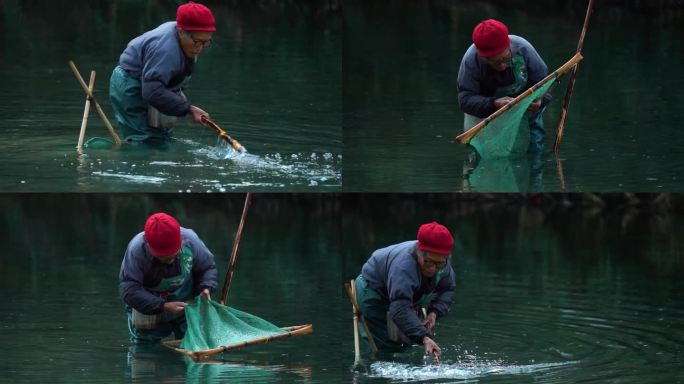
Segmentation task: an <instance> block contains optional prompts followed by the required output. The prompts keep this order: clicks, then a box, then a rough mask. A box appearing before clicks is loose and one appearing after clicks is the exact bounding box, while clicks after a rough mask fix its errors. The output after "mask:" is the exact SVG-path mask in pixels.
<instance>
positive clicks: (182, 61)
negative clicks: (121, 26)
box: [119, 21, 195, 116]
mask: <svg viewBox="0 0 684 384" xmlns="http://www.w3.org/2000/svg"><path fill="white" fill-rule="evenodd" d="M119 66H120V67H121V68H123V69H124V70H126V72H128V74H129V75H130V76H131V77H133V78H134V79H136V80H139V81H140V82H141V83H142V90H141V91H142V98H143V100H144V101H146V102H148V103H149V104H151V105H152V106H153V107H155V108H157V109H158V110H159V111H160V112H162V113H163V114H165V115H169V116H185V115H186V114H187V113H188V111H189V110H190V102H189V101H187V100H186V99H184V98H183V97H181V96H180V95H178V94H177V93H176V92H173V91H172V89H173V88H174V87H176V86H178V85H179V84H180V83H181V82H183V80H185V78H186V77H188V76H190V75H191V74H192V71H193V70H194V67H195V60H194V59H189V58H187V57H185V54H184V53H183V49H182V48H181V46H180V42H179V41H178V36H177V32H176V22H175V21H169V22H166V23H164V24H162V25H160V26H159V27H157V28H155V29H153V30H151V31H148V32H145V33H143V34H142V35H140V36H138V37H136V38H135V39H133V40H131V42H130V43H128V46H127V47H126V49H125V50H124V51H123V53H122V54H121V57H120V58H119Z"/></svg>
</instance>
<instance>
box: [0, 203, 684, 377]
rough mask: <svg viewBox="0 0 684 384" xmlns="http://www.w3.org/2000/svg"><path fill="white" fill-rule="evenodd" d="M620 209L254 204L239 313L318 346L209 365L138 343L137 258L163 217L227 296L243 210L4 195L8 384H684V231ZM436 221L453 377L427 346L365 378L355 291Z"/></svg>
mask: <svg viewBox="0 0 684 384" xmlns="http://www.w3.org/2000/svg"><path fill="white" fill-rule="evenodd" d="M620 198H621V197H620V196H617V197H614V198H612V199H613V203H615V204H610V205H609V206H607V207H606V208H604V209H600V208H596V207H582V206H581V205H580V204H579V202H577V201H575V200H574V198H571V199H570V202H573V204H572V205H569V206H565V205H561V204H558V203H557V202H556V203H554V202H552V201H543V202H539V201H536V200H534V199H524V198H521V197H520V196H518V195H499V196H498V197H497V198H495V199H489V200H486V199H481V198H478V197H477V196H475V195H398V194H395V195H335V194H255V195H254V196H253V201H252V207H251V208H250V211H249V214H248V216H247V221H246V225H245V232H244V234H243V238H242V242H241V246H240V254H239V257H238V262H237V265H236V270H235V275H234V280H233V284H232V286H231V289H230V294H229V296H228V303H229V305H231V306H234V307H235V308H238V309H240V310H243V311H246V312H249V313H252V314H254V315H257V316H260V317H262V318H264V319H266V320H269V321H271V322H273V323H274V324H276V325H279V326H290V325H297V324H303V323H311V324H313V326H314V332H313V333H312V334H310V335H305V336H301V337H296V338H289V339H285V340H280V341H275V342H273V343H269V344H261V345H257V346H252V347H246V348H242V349H237V350H234V351H232V352H230V353H228V354H224V355H219V356H216V357H217V359H216V360H213V361H210V362H205V363H196V362H193V361H190V360H187V359H185V358H184V357H183V356H182V355H180V354H178V353H176V352H174V351H172V350H170V349H167V348H165V347H163V346H154V345H153V346H149V345H148V346H139V345H133V344H131V342H130V341H129V336H128V331H127V328H126V317H125V314H124V310H123V304H122V302H121V301H120V299H119V297H118V290H117V287H118V279H117V276H118V271H119V267H120V264H121V259H122V255H123V251H124V249H125V247H126V244H127V242H128V241H129V240H130V238H131V237H132V236H134V235H135V234H136V233H137V232H139V231H140V230H142V226H143V223H144V220H145V218H146V217H147V216H148V215H149V214H150V213H152V212H154V211H159V210H164V211H167V212H169V213H172V214H174V215H175V216H176V217H177V218H178V219H179V220H180V222H181V224H182V225H184V226H187V227H189V228H193V229H194V230H195V231H196V232H197V233H198V235H199V236H200V237H201V238H202V240H203V241H204V242H205V244H206V245H207V246H208V247H209V249H211V250H212V252H213V253H214V255H215V257H216V262H217V267H218V270H219V278H220V280H219V283H222V281H223V274H224V273H225V270H226V265H227V259H228V255H229V254H230V249H231V247H232V241H233V236H234V232H235V230H236V228H237V225H238V221H239V216H240V212H241V210H242V203H243V199H244V194H210V195H185V194H183V195H179V194H151V195H148V194H117V195H104V194H24V195H13V194H5V195H1V196H0V233H2V239H1V240H2V242H3V244H5V246H6V247H7V249H6V252H5V254H4V256H2V257H0V291H2V292H3V294H4V297H5V305H4V309H3V311H2V312H0V329H2V336H3V337H2V345H3V350H4V351H5V353H3V358H2V359H0V370H1V371H2V372H3V378H2V381H3V382H4V381H6V382H13V383H15V382H16V383H28V382H45V381H49V382H54V383H74V382H84V383H85V382H88V383H93V382H131V381H134V382H150V383H151V382H183V381H187V382H207V381H210V382H216V381H221V380H223V381H225V380H230V381H231V382H263V383H268V382H303V383H328V382H352V381H353V382H359V383H365V382H368V383H375V382H377V383H385V382H402V381H407V380H409V381H420V382H422V381H426V382H464V381H467V382H483V383H528V382H541V383H568V382H587V383H605V382H614V383H618V382H619V383H663V382H668V383H675V382H681V381H682V380H684V377H683V376H682V366H683V365H684V361H683V360H682V348H683V346H684V334H683V333H682V329H684V323H683V320H682V319H684V297H683V296H682V292H684V290H683V288H684V287H683V286H682V281H684V279H683V277H684V252H683V250H684V243H682V239H684V234H683V233H682V229H681V228H684V225H682V222H683V220H684V216H682V215H681V213H674V212H658V211H657V210H655V209H653V208H651V207H650V206H649V205H644V206H643V207H639V206H636V207H635V208H629V209H628V208H625V207H621V205H622V204H621V201H620V200H619V199H620ZM433 219H434V220H438V221H440V222H443V223H445V224H446V225H448V226H449V228H450V229H452V230H453V231H454V233H455V235H456V247H455V250H454V253H453V256H452V258H451V264H452V265H453V267H454V269H455V271H456V285H457V289H456V296H455V302H454V304H453V306H452V309H451V313H450V314H449V315H448V316H447V317H444V318H443V319H440V320H439V322H438V326H437V330H436V336H435V340H436V341H437V342H438V343H439V344H440V346H441V347H442V349H443V353H442V358H441V364H440V365H434V364H431V363H430V362H429V361H425V360H424V358H423V354H422V348H421V347H419V346H416V347H414V348H413V349H411V350H409V351H408V352H405V353H401V354H393V355H388V354H379V355H376V356H364V357H363V358H362V360H361V361H360V362H359V363H358V364H355V362H354V353H353V350H354V348H353V338H352V321H351V311H350V309H351V308H350V307H351V306H350V304H349V302H348V299H347V298H346V296H345V295H344V291H343V288H342V284H343V282H344V281H347V280H348V279H351V278H353V277H355V276H356V274H358V272H359V271H360V268H361V266H362V265H363V263H364V261H365V260H366V259H367V257H369V255H370V253H371V252H372V251H373V250H374V249H376V248H379V247H382V246H385V245H388V244H392V243H395V242H399V241H403V240H406V239H412V238H415V230H416V228H417V227H418V225H419V224H421V223H423V222H426V221H428V220H433ZM388 223H392V225H388ZM59 228H68V229H69V230H59Z"/></svg>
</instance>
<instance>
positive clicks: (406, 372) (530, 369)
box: [370, 361, 577, 380]
mask: <svg viewBox="0 0 684 384" xmlns="http://www.w3.org/2000/svg"><path fill="white" fill-rule="evenodd" d="M575 363H577V361H567V362H561V363H540V364H529V365H515V364H513V365H505V364H503V363H502V362H475V363H465V364H464V363H456V364H444V363H442V364H439V365H436V364H431V365H424V366H412V365H410V364H403V363H395V362H386V361H379V362H375V363H373V364H371V366H370V376H371V377H382V378H387V379H393V380H434V379H459V380H469V379H476V378H480V377H483V376H488V375H518V374H529V373H535V372H542V371H547V370H551V369H554V368H558V367H563V366H567V365H571V364H575Z"/></svg>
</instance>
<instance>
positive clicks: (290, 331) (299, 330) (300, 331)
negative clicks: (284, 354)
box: [164, 324, 313, 359]
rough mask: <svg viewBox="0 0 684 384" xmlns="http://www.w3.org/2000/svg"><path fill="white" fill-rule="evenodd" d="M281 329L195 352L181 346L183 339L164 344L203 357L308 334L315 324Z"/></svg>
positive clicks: (194, 357) (184, 352) (195, 357)
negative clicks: (262, 335) (270, 334)
mask: <svg viewBox="0 0 684 384" xmlns="http://www.w3.org/2000/svg"><path fill="white" fill-rule="evenodd" d="M280 329H281V330H282V331H283V332H284V333H280V334H277V335H272V336H265V337H260V338H258V339H253V340H247V341H241V342H239V343H234V344H229V345H225V346H221V347H216V348H211V349H205V350H202V351H195V352H192V351H188V350H187V349H182V348H180V344H181V340H171V341H165V342H164V345H166V346H167V347H169V348H173V349H175V350H176V351H178V352H181V353H183V354H186V355H188V356H190V357H192V358H193V359H201V358H204V357H207V356H211V355H216V354H218V353H222V352H226V351H230V350H232V349H237V348H242V347H246V346H249V345H254V344H263V343H270V342H271V341H273V340H279V339H285V338H288V337H291V336H302V335H308V334H309V333H311V332H313V325H312V324H305V325H296V326H293V327H283V328H280Z"/></svg>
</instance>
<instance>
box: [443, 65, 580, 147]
mask: <svg viewBox="0 0 684 384" xmlns="http://www.w3.org/2000/svg"><path fill="white" fill-rule="evenodd" d="M582 58H583V57H582V55H581V54H579V53H577V54H575V56H573V57H572V58H571V59H570V60H568V62H567V63H565V64H563V65H562V66H561V67H560V68H558V69H557V70H555V71H553V73H551V74H550V75H548V76H546V77H545V78H543V79H541V80H540V81H539V82H538V83H537V84H535V85H533V86H532V87H530V88H529V89H528V90H526V91H525V92H523V93H521V94H520V95H518V96H517V97H516V98H514V99H513V100H511V101H509V102H508V103H507V104H506V105H504V106H503V107H501V108H499V109H498V110H497V111H496V112H494V113H492V114H491V115H489V116H488V117H487V118H486V119H484V120H482V121H481V122H479V123H478V124H477V125H475V126H474V127H472V128H470V129H469V130H467V131H465V132H463V133H462V134H460V135H458V136H457V137H456V140H457V141H458V142H459V143H461V144H468V143H470V140H472V139H473V137H475V135H477V134H478V133H479V132H480V131H481V130H482V129H483V128H484V127H486V126H487V124H489V123H491V122H492V120H494V119H496V118H497V117H499V116H500V115H501V114H502V113H504V112H506V111H508V110H509V109H511V108H513V106H515V105H516V104H518V103H519V102H520V101H522V100H523V99H525V98H526V97H527V96H529V95H531V94H532V93H534V91H536V90H537V89H539V88H540V87H542V86H543V85H544V84H546V83H547V82H549V81H551V80H554V79H556V78H557V77H558V76H560V75H562V74H564V73H565V72H567V71H568V70H569V69H570V68H572V67H573V66H575V65H577V63H578V62H579V61H580V60H582Z"/></svg>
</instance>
